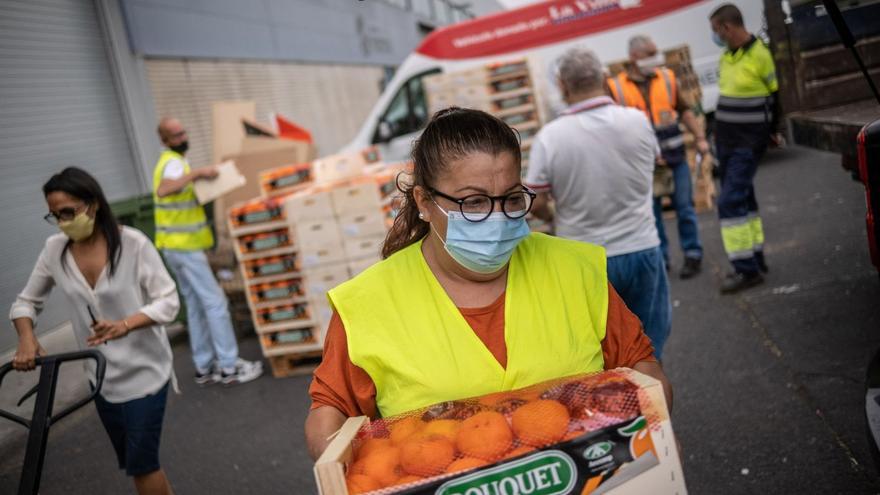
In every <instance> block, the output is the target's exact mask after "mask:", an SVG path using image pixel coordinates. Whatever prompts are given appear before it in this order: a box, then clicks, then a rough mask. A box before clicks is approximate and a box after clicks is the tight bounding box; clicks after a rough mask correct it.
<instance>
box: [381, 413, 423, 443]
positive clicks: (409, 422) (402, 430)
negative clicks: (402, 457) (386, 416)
mask: <svg viewBox="0 0 880 495" xmlns="http://www.w3.org/2000/svg"><path fill="white" fill-rule="evenodd" d="M424 427H425V422H424V421H422V420H420V419H419V418H417V417H415V416H408V417H406V418H403V419H401V420H400V421H396V422H394V423H392V424H391V426H390V429H391V443H393V444H394V445H400V444H402V443H403V442H404V440H406V439H407V438H409V437H411V436H412V435H414V434H415V433H417V432H419V431H421V430H422V428H424Z"/></svg>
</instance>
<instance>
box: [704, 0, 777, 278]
mask: <svg viewBox="0 0 880 495" xmlns="http://www.w3.org/2000/svg"><path fill="white" fill-rule="evenodd" d="M709 20H710V22H711V24H712V32H713V39H714V41H715V43H716V44H718V45H719V46H723V47H726V48H727V49H726V50H725V51H724V53H723V54H722V55H721V62H720V76H719V81H718V86H719V89H720V93H721V96H720V97H719V98H718V105H717V107H716V109H715V143H716V147H717V150H716V151H717V153H716V154H717V156H718V160H719V163H720V171H721V193H720V195H719V197H718V216H719V218H720V220H721V237H722V240H723V242H724V250H725V251H726V252H727V257H728V259H729V260H730V262H731V264H732V265H733V269H734V271H733V272H732V273H730V274H728V275H727V276H726V277H725V279H724V282H723V283H722V286H721V292H722V293H723V294H731V293H735V292H738V291H740V290H743V289H746V288H749V287H752V286H755V285H758V284H760V283H762V282H763V281H764V277H763V275H762V273H766V272H767V265H766V263H765V262H764V228H763V225H762V224H761V217H760V216H758V202H757V200H756V198H755V187H754V184H753V180H754V178H755V172H756V170H757V166H758V161H759V160H760V158H761V156H762V155H763V154H764V151H765V150H766V149H767V145H768V143H769V141H770V137H771V134H772V133H773V132H774V130H775V129H776V119H778V118H779V113H780V112H779V111H778V98H777V95H776V92H777V90H778V85H777V82H776V68H775V66H774V64H773V57H772V56H771V54H770V50H768V49H767V47H766V46H765V45H764V43H763V42H762V41H761V40H759V39H757V38H755V36H753V35H752V34H751V33H749V32H748V31H747V30H746V28H745V26H744V24H743V18H742V13H741V12H740V11H739V9H738V8H736V7H735V6H734V5H731V4H725V5H722V6H721V7H719V8H718V9H716V10H715V11H714V12H713V13H712V15H711V16H709Z"/></svg>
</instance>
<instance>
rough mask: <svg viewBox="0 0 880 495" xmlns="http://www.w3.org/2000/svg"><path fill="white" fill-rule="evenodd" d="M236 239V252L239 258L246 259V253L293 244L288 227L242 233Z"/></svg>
mask: <svg viewBox="0 0 880 495" xmlns="http://www.w3.org/2000/svg"><path fill="white" fill-rule="evenodd" d="M235 241H236V242H235V252H236V255H237V256H238V259H239V260H241V259H244V257H245V255H253V254H256V253H265V252H270V251H275V250H278V249H283V248H286V247H290V246H292V244H293V242H292V239H291V235H290V229H288V228H287V227H282V228H280V229H275V230H270V231H267V232H260V233H256V234H246V235H241V236H238V237H236V239H235Z"/></svg>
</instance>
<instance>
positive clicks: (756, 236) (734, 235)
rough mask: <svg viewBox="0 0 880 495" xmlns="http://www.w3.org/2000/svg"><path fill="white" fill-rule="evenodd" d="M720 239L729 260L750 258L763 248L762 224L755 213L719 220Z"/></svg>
mask: <svg viewBox="0 0 880 495" xmlns="http://www.w3.org/2000/svg"><path fill="white" fill-rule="evenodd" d="M721 240H722V242H723V243H724V251H726V252H727V257H728V259H730V260H731V261H734V260H743V259H748V258H751V257H753V256H754V255H755V252H756V251H761V250H763V249H764V225H763V223H762V222H761V217H760V216H758V214H757V213H750V214H749V215H748V216H746V217H739V218H725V219H723V220H721Z"/></svg>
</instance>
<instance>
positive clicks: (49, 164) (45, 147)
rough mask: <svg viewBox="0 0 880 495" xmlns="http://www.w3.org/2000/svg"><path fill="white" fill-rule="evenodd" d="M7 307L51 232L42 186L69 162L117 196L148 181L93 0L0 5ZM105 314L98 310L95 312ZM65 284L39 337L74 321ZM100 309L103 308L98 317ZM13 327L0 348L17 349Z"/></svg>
mask: <svg viewBox="0 0 880 495" xmlns="http://www.w3.org/2000/svg"><path fill="white" fill-rule="evenodd" d="M0 47H2V48H0V149H2V150H3V152H2V153H0V193H2V194H0V211H2V214H0V230H2V232H3V235H2V236H0V273H2V274H3V277H2V278H0V308H2V309H0V311H2V312H3V314H4V315H5V314H8V311H9V307H10V306H11V305H12V303H13V301H15V297H16V295H17V294H18V293H19V292H20V291H21V290H22V289H23V288H24V285H25V283H26V282H27V279H28V276H29V275H30V273H31V270H32V268H33V266H34V264H35V263H36V261H37V257H38V255H39V253H40V251H41V250H42V248H43V246H44V245H45V242H46V238H47V237H48V236H50V235H52V234H55V233H57V232H58V229H57V228H56V227H53V226H51V225H49V224H48V223H46V222H44V221H43V216H44V215H45V214H46V213H47V211H48V207H47V206H46V201H45V199H44V198H43V194H42V190H41V188H42V185H43V184H44V183H45V182H46V181H47V180H48V179H49V177H51V176H52V175H53V174H55V173H57V172H60V171H61V170H62V169H63V168H65V167H67V166H71V165H76V166H78V167H82V168H84V169H85V170H86V171H88V172H90V173H91V174H92V175H94V176H95V177H96V178H97V179H98V181H99V182H100V183H101V186H102V188H103V189H104V192H105V194H106V195H107V196H108V199H110V201H113V200H118V199H122V198H126V197H130V196H132V195H135V194H138V193H139V192H141V191H142V190H143V188H144V187H145V183H144V180H143V177H142V176H141V175H140V170H139V169H138V167H137V164H136V161H135V159H134V156H133V153H132V148H131V145H130V135H129V134H128V126H127V125H126V122H125V117H126V112H125V111H124V109H123V108H122V105H121V101H120V99H119V87H118V85H117V80H116V77H115V74H114V72H115V71H114V67H113V64H112V62H111V60H110V57H109V56H108V40H107V38H106V37H105V35H104V31H103V30H102V26H101V22H100V20H99V15H98V12H97V10H96V5H95V2H93V1H92V0H45V1H41V2H33V1H30V0H6V1H3V2H0ZM98 310H100V308H98ZM68 314H69V306H68V302H67V300H66V298H65V297H64V296H63V293H62V292H61V290H59V289H57V288H56V289H55V290H54V291H53V294H52V296H51V297H50V298H49V299H48V301H46V303H45V305H44V311H43V312H42V313H41V314H40V315H39V318H38V322H37V329H38V331H40V332H41V333H42V332H44V331H46V330H48V329H51V328H53V327H55V326H57V325H59V324H61V323H63V322H64V321H65V320H66V319H67V315H68ZM99 314H100V313H99ZM16 342H17V339H16V337H15V332H14V331H12V330H11V329H10V328H9V324H8V323H7V324H6V327H5V328H4V331H3V332H0V351H2V350H6V349H11V348H13V347H14V346H15V345H16Z"/></svg>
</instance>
